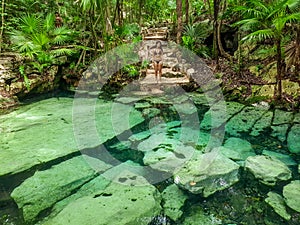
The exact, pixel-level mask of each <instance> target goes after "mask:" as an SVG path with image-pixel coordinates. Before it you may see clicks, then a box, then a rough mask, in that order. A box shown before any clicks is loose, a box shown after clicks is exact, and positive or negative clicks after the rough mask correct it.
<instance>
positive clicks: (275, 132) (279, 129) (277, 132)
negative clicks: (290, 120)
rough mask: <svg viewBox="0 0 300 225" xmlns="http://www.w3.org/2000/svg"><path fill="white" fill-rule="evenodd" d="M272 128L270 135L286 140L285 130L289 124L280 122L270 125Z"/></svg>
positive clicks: (282, 140)
mask: <svg viewBox="0 0 300 225" xmlns="http://www.w3.org/2000/svg"><path fill="white" fill-rule="evenodd" d="M271 128H272V133H271V136H272V137H276V138H277V139H278V140H279V141H281V142H284V141H285V140H286V132H287V131H288V128H289V125H288V124H282V125H278V126H271Z"/></svg>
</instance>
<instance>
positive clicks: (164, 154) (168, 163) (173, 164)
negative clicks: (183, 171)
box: [143, 139, 196, 173]
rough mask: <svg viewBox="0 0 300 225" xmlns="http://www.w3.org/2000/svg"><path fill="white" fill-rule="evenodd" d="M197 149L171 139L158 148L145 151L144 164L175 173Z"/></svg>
mask: <svg viewBox="0 0 300 225" xmlns="http://www.w3.org/2000/svg"><path fill="white" fill-rule="evenodd" d="M195 151H196V149H194V148H193V147H191V146H185V145H183V144H182V143H181V142H179V141H176V140H172V139H170V140H169V141H166V142H164V143H162V144H160V145H159V146H158V147H157V148H155V149H153V150H151V151H147V152H145V156H144V158H143V161H144V164H145V165H147V166H150V167H151V168H153V169H155V170H159V171H163V172H170V173H173V172H174V171H175V170H178V169H180V168H181V167H182V166H183V164H184V163H185V162H186V161H188V160H189V159H190V158H191V157H192V156H193V154H194V152H195Z"/></svg>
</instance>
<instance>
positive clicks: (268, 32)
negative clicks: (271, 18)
mask: <svg viewBox="0 0 300 225" xmlns="http://www.w3.org/2000/svg"><path fill="white" fill-rule="evenodd" d="M274 37H275V33H274V31H273V30H272V29H264V30H257V31H254V32H252V33H251V34H248V35H247V36H245V37H244V38H242V41H250V42H256V41H264V40H266V39H272V38H274Z"/></svg>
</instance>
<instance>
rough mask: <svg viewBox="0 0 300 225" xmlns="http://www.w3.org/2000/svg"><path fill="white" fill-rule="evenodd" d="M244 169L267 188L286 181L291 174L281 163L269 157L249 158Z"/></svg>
mask: <svg viewBox="0 0 300 225" xmlns="http://www.w3.org/2000/svg"><path fill="white" fill-rule="evenodd" d="M245 168H246V169H247V170H248V171H250V172H251V173H252V174H253V175H254V177H255V178H257V179H258V180H259V181H260V182H261V183H263V184H265V185H268V186H274V185H275V184H276V183H277V181H286V180H289V179H291V177H292V172H291V171H290V169H289V168H288V167H287V166H286V165H285V164H284V163H283V162H281V161H280V160H278V159H276V158H274V157H270V156H263V155H257V156H250V157H248V158H247V160H246V163H245Z"/></svg>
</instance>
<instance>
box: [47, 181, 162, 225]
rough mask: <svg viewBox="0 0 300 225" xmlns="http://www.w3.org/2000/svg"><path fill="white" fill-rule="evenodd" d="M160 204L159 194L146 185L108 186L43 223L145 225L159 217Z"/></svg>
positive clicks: (49, 224) (114, 184)
mask: <svg viewBox="0 0 300 225" xmlns="http://www.w3.org/2000/svg"><path fill="white" fill-rule="evenodd" d="M160 201H161V198H160V194H159V192H158V191H157V189H156V188H155V187H154V186H152V185H150V184H148V185H147V186H129V185H122V184H118V183H111V184H110V185H109V186H108V187H107V188H105V189H104V190H99V191H96V192H95V193H93V194H92V195H90V196H85V197H82V198H79V199H77V200H75V201H73V202H71V203H70V204H69V205H67V206H66V207H65V208H64V209H63V210H62V211H61V212H60V213H58V214H57V215H56V216H55V217H53V218H51V219H49V220H48V221H46V222H44V223H43V224H45V225H53V224H55V225H66V224H72V225H81V224H85V225H96V224H99V225H100V224H107V225H125V224H127V225H136V224H148V223H150V222H151V220H152V218H154V217H155V216H157V215H158V214H160V211H161V206H160Z"/></svg>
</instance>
